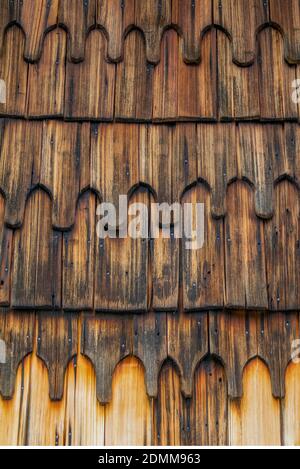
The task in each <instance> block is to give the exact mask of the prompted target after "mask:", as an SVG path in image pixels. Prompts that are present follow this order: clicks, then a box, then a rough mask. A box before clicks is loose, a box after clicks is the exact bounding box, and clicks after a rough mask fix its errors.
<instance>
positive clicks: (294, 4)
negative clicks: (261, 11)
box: [269, 0, 300, 64]
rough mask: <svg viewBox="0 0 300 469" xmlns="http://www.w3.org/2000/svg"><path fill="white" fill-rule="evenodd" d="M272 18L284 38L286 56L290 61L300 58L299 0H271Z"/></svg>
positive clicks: (293, 61) (296, 60) (295, 61)
mask: <svg viewBox="0 0 300 469" xmlns="http://www.w3.org/2000/svg"><path fill="white" fill-rule="evenodd" d="M269 4H270V20H271V22H272V23H273V24H274V26H276V27H278V28H279V29H280V31H281V33H282V35H283V38H284V52H285V58H286V59H287V61H288V62H290V63H292V64H293V63H299V60H300V34H299V28H300V22H299V17H300V7H299V2H298V1H297V0H284V1H283V0H269Z"/></svg>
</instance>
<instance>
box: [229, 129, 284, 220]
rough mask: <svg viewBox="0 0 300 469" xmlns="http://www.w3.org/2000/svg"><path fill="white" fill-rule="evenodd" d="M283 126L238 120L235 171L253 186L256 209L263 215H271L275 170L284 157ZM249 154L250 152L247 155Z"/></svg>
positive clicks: (257, 213)
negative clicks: (236, 167) (242, 122)
mask: <svg viewBox="0 0 300 469" xmlns="http://www.w3.org/2000/svg"><path fill="white" fill-rule="evenodd" d="M284 153H285V152H284V144H283V133H282V128H280V127H273V126H272V125H266V126H263V127H262V126H260V125H257V124H252V125H246V124H239V126H238V131H237V158H238V175H239V178H240V179H245V180H247V181H249V182H250V184H252V185H253V186H254V188H255V200H254V202H255V212H256V215H257V216H259V217H260V218H263V219H268V218H271V217H272V215H273V183H274V179H275V178H274V173H275V174H276V168H278V170H279V171H278V170H277V171H278V173H277V177H279V174H280V175H282V174H284V173H282V172H281V171H280V169H279V168H280V166H281V165H282V163H283V162H284V161H285V156H284ZM249 155H251V156H249Z"/></svg>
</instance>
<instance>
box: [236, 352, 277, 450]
mask: <svg viewBox="0 0 300 469" xmlns="http://www.w3.org/2000/svg"><path fill="white" fill-rule="evenodd" d="M243 385H244V396H243V398H242V399H241V400H240V401H229V444H230V445H238V446H251V445H258V446H260V445H266V446H268V445H274V446H280V444H281V437H280V402H279V400H278V399H275V398H274V397H272V393H271V383H270V375H269V373H268V369H267V367H266V366H265V364H264V363H262V361H261V360H259V359H255V360H252V361H251V362H250V363H249V364H248V365H247V367H246V369H245V372H244V377H243Z"/></svg>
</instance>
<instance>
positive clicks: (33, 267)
mask: <svg viewBox="0 0 300 469" xmlns="http://www.w3.org/2000/svg"><path fill="white" fill-rule="evenodd" d="M61 248H62V237H61V234H60V233H57V232H55V231H53V230H52V226H51V201H50V198H49V196H48V195H47V194H46V193H45V192H44V191H42V190H38V191H35V192H34V193H33V194H32V195H31V197H30V198H29V200H28V202H27V205H26V212H25V218H24V223H23V225H22V228H21V229H19V230H17V231H15V233H14V253H13V262H12V277H11V278H12V282H11V304H12V306H13V307H15V308H42V309H49V308H57V307H60V306H61Z"/></svg>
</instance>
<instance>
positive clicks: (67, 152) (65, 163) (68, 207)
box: [40, 121, 90, 230]
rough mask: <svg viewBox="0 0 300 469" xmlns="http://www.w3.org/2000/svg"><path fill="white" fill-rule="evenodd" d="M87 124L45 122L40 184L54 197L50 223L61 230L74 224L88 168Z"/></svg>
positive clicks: (88, 136) (88, 130) (88, 135)
mask: <svg viewBox="0 0 300 469" xmlns="http://www.w3.org/2000/svg"><path fill="white" fill-rule="evenodd" d="M89 158H90V126H89V124H82V125H81V124H67V123H62V122H59V121H45V122H44V126H43V148H42V161H41V176H40V183H41V185H42V186H44V187H45V188H46V189H47V190H48V191H49V192H50V194H51V195H52V197H53V208H52V223H53V227H55V228H57V229H61V230H66V229H70V228H71V227H72V226H73V225H74V222H75V207H76V201H77V198H78V196H79V193H80V191H81V189H84V188H85V185H84V184H85V182H83V181H85V180H84V176H83V175H84V174H85V171H86V169H87V168H89Z"/></svg>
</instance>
